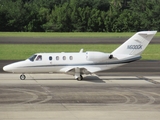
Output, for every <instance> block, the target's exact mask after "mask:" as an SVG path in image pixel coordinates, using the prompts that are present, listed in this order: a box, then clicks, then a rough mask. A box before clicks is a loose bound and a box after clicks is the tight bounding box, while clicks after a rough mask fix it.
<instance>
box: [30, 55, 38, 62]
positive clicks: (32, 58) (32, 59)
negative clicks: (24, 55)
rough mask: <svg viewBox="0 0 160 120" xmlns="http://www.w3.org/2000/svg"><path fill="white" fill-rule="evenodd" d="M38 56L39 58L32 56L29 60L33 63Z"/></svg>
mask: <svg viewBox="0 0 160 120" xmlns="http://www.w3.org/2000/svg"><path fill="white" fill-rule="evenodd" d="M36 56H37V55H32V56H31V57H30V58H29V60H30V61H32V62H33V61H34V59H35V58H36Z"/></svg>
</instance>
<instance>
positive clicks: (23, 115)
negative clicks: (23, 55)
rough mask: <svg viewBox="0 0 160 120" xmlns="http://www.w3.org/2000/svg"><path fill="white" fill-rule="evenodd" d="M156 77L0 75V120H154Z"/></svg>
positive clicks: (159, 89)
mask: <svg viewBox="0 0 160 120" xmlns="http://www.w3.org/2000/svg"><path fill="white" fill-rule="evenodd" d="M159 118H160V76H100V77H98V76H95V75H94V76H84V80H83V81H76V80H74V77H73V76H69V75H63V74H27V79H26V80H24V81H22V80H19V74H6V73H3V74H2V73H1V74H0V120H53V119H56V120H68V119H70V120H97V119H98V120H107V119H109V120H117V119H118V120H135V119H136V120H142V119H145V120H159Z"/></svg>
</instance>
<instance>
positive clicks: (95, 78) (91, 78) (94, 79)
mask: <svg viewBox="0 0 160 120" xmlns="http://www.w3.org/2000/svg"><path fill="white" fill-rule="evenodd" d="M30 77H31V78H28V79H26V80H75V79H74V78H73V79H71V78H67V77H66V78H64V77H63V78H60V77H58V78H57V77H55V78H34V77H32V76H30ZM82 81H86V82H94V83H106V82H105V81H103V80H102V79H100V78H99V77H98V76H85V77H84V79H83V80H82Z"/></svg>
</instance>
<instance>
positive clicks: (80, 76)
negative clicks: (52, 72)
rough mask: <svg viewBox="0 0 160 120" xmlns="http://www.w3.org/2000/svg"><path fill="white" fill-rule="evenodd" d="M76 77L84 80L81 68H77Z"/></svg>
mask: <svg viewBox="0 0 160 120" xmlns="http://www.w3.org/2000/svg"><path fill="white" fill-rule="evenodd" d="M74 76H75V79H77V80H78V81H81V80H83V76H82V75H81V72H80V68H78V67H77V68H75V75H74Z"/></svg>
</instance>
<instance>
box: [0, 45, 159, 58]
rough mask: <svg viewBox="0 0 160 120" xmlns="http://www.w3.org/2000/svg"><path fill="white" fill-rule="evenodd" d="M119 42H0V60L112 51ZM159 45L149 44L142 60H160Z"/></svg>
mask: <svg viewBox="0 0 160 120" xmlns="http://www.w3.org/2000/svg"><path fill="white" fill-rule="evenodd" d="M118 46H119V44H110V45H105V44H81V45H80V44H78V45H77V44H71V45H69V44H63V45H61V44H55V45H48V44H0V60H23V59H26V58H28V57H30V56H31V55H33V54H35V53H41V52H42V53H45V52H49V53H53V52H79V50H80V49H81V48H83V49H84V51H101V52H108V53H110V52H112V51H113V50H115V49H116V48H117V47H118ZM159 48H160V45H159V44H150V45H149V46H148V47H147V49H146V50H145V51H144V52H143V54H142V59H143V60H160V50H159Z"/></svg>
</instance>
